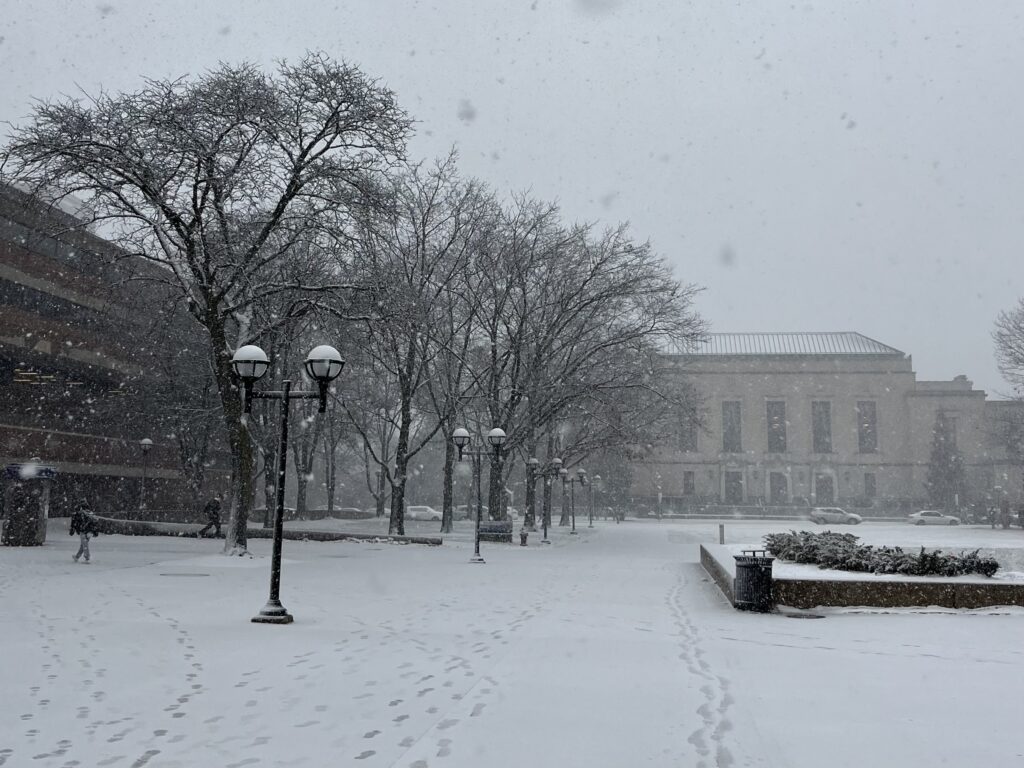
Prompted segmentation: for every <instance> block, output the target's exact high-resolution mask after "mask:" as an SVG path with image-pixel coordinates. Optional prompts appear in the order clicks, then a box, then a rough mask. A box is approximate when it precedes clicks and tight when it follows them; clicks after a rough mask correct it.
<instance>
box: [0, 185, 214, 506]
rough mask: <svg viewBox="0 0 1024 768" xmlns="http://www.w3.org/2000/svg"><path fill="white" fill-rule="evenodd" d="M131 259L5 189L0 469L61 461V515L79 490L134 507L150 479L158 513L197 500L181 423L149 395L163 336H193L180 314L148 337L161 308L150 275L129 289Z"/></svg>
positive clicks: (57, 490)
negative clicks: (177, 428) (185, 464)
mask: <svg viewBox="0 0 1024 768" xmlns="http://www.w3.org/2000/svg"><path fill="white" fill-rule="evenodd" d="M133 262H137V260H132V259H129V258H128V257H126V255H125V254H123V253H119V252H117V251H116V249H115V248H114V247H113V246H112V245H111V244H110V243H108V242H106V241H104V240H103V239H102V238H100V237H97V236H95V235H93V234H91V233H89V232H88V231H85V230H84V229H83V227H82V223H81V222H80V221H78V220H77V219H76V218H75V217H74V216H73V215H71V214H70V213H68V212H65V211H61V210H57V209H54V208H48V207H44V206H42V205H40V204H38V203H37V202H35V201H34V200H33V199H32V198H31V197H29V196H28V195H26V194H24V193H22V192H20V191H18V190H17V189H13V188H10V187H5V188H0V469H2V467H3V466H6V465H9V464H17V463H24V462H28V461H30V460H31V459H34V458H38V459H40V460H41V461H42V462H43V463H44V464H47V465H50V466H53V467H54V468H55V469H56V470H57V478H56V480H55V481H54V488H53V495H52V499H53V502H52V507H53V513H54V514H56V515H60V514H65V513H67V511H68V508H69V507H70V506H71V505H72V504H74V503H75V501H76V500H77V499H78V498H80V497H85V498H87V499H89V500H90V501H91V502H92V504H93V505H94V507H95V508H96V509H97V510H98V511H100V512H101V513H104V514H106V513H112V512H122V511H127V510H133V509H137V508H138V507H139V506H140V504H141V503H142V502H143V501H144V499H143V495H142V494H143V481H144V479H145V482H146V488H145V491H146V497H147V499H148V503H147V505H146V506H147V508H148V509H149V510H150V511H154V510H159V509H171V508H174V509H180V508H181V507H182V506H183V505H184V504H186V503H187V502H188V499H189V494H188V492H187V489H186V485H185V481H184V477H183V474H182V472H181V461H180V445H179V444H178V443H177V442H176V441H175V439H174V429H173V425H172V424H170V423H168V421H167V418H166V417H167V413H166V412H165V411H162V410H161V409H160V407H159V404H158V403H155V402H152V401H151V400H150V399H149V398H150V397H151V395H152V392H153V389H154V387H153V386H152V385H153V382H154V377H155V376H157V375H158V371H157V370H156V367H157V366H156V364H155V357H154V356H155V355H158V354H160V349H161V346H160V345H161V342H162V341H166V340H170V339H173V340H174V343H177V344H181V343H187V340H188V338H189V336H188V333H187V332H185V333H182V332H181V329H180V328H176V327H175V324H174V321H173V319H167V320H166V321H164V322H163V323H162V328H160V329H158V331H157V333H156V335H155V336H154V335H149V336H147V335H146V331H147V328H146V325H147V323H148V322H151V321H153V319H154V317H156V314H157V312H158V311H159V310H160V308H161V305H160V301H159V298H158V297H156V296H154V295H150V294H148V293H147V288H146V287H145V282H144V281H143V282H140V283H138V284H135V283H132V284H131V288H130V291H127V290H123V287H124V286H125V285H126V279H127V277H128V276H129V275H128V270H132V271H136V276H138V274H137V270H139V269H143V268H144V265H140V264H138V263H133ZM172 329H173V330H172ZM146 339H148V340H149V341H148V343H147V342H146V341H145V340H146ZM146 438H148V439H150V440H152V441H153V446H152V448H151V449H150V450H149V451H148V452H147V453H145V454H144V453H143V451H142V448H141V445H140V441H141V440H143V439H146ZM223 463H224V462H223V461H221V464H222V465H223ZM216 474H217V473H216V472H215V471H213V470H211V477H213V476H215V475H216ZM218 479H220V480H222V479H223V478H218Z"/></svg>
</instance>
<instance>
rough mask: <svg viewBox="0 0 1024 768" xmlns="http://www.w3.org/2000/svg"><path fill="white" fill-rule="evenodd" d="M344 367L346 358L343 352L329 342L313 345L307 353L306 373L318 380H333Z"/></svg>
mask: <svg viewBox="0 0 1024 768" xmlns="http://www.w3.org/2000/svg"><path fill="white" fill-rule="evenodd" d="M344 367H345V360H344V359H343V358H342V356H341V353H340V352H338V350H336V349H335V348H334V347H332V346H329V345H327V344H321V345H320V346H318V347H313V349H311V350H310V351H309V354H308V355H306V373H308V374H309V377H310V378H311V379H314V380H316V381H321V382H326V381H333V380H334V379H336V378H338V376H339V375H340V374H341V369H342V368H344Z"/></svg>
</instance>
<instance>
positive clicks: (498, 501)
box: [487, 452, 505, 520]
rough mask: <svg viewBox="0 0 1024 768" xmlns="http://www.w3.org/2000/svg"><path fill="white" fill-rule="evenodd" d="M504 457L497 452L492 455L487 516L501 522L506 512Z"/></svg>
mask: <svg viewBox="0 0 1024 768" xmlns="http://www.w3.org/2000/svg"><path fill="white" fill-rule="evenodd" d="M502 461H503V459H502V457H501V455H500V454H498V453H497V452H493V453H491V454H490V464H491V466H490V468H489V471H488V478H487V488H488V490H487V506H488V507H489V509H488V510H487V516H488V518H489V519H491V520H501V519H502V517H503V516H504V511H505V503H504V498H503V497H504V496H505V478H504V477H503V474H504V473H503V472H502Z"/></svg>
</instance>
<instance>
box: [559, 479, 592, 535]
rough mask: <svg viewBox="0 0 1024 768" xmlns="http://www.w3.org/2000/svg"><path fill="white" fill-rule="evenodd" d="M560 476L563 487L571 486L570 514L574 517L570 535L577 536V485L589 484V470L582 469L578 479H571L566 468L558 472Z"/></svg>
mask: <svg viewBox="0 0 1024 768" xmlns="http://www.w3.org/2000/svg"><path fill="white" fill-rule="evenodd" d="M558 474H560V475H561V476H562V484H563V486H564V484H566V483H568V484H569V511H570V514H571V515H572V530H571V531H569V533H570V534H572V535H574V536H575V535H576V483H579V484H580V485H581V486H584V485H586V484H587V470H585V469H584V468H583V467H580V468H579V469H577V470H576V475H577V476H576V477H569V470H567V469H565V468H562V469H560V470H558ZM563 498H564V497H563ZM591 527H593V526H591Z"/></svg>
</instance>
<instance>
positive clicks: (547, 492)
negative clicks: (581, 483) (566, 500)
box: [539, 456, 562, 544]
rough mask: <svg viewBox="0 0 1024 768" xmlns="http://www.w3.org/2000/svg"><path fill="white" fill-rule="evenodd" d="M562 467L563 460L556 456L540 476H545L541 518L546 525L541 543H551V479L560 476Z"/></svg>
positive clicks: (541, 471) (544, 525)
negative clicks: (549, 534)
mask: <svg viewBox="0 0 1024 768" xmlns="http://www.w3.org/2000/svg"><path fill="white" fill-rule="evenodd" d="M561 468H562V460H561V459H560V458H558V457H557V456H555V457H554V458H553V459H551V460H550V461H549V462H548V463H547V464H546V465H545V466H544V467H543V468H542V469H541V470H540V473H539V474H540V476H541V477H543V478H544V505H543V507H542V509H541V513H540V518H541V523H542V525H543V527H544V538H543V539H541V542H540V543H541V544H550V543H551V541H550V539H548V528H550V527H551V481H552V480H553V479H554V478H556V477H558V475H559V470H561Z"/></svg>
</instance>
